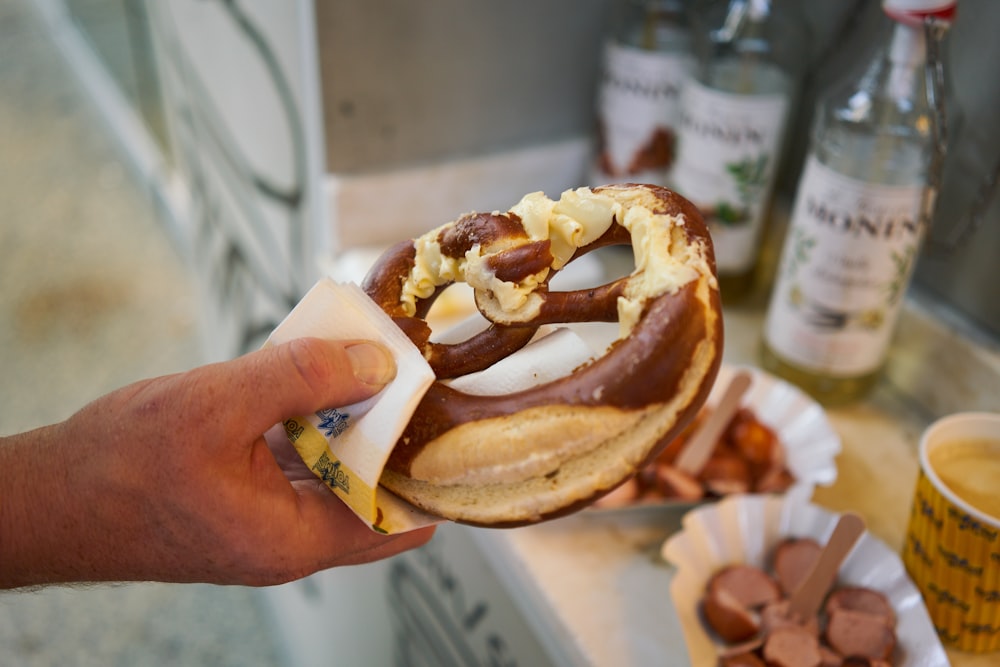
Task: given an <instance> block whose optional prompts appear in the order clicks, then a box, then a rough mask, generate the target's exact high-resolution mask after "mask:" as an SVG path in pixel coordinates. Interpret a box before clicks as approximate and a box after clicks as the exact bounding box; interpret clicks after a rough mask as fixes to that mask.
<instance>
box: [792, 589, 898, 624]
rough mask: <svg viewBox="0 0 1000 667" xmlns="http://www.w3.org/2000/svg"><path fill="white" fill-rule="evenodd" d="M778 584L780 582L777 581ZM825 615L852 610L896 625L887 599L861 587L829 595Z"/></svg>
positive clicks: (837, 591) (880, 594)
mask: <svg viewBox="0 0 1000 667" xmlns="http://www.w3.org/2000/svg"><path fill="white" fill-rule="evenodd" d="M779 583H780V580H779ZM825 608H826V613H827V615H830V614H831V613H832V612H833V611H835V610H837V609H853V610H854V611H863V612H865V613H868V614H873V615H875V616H879V617H881V618H882V619H883V620H884V621H885V623H886V624H887V625H889V626H895V625H896V612H895V611H893V609H892V605H891V604H889V599H888V598H887V597H886V596H885V595H883V594H882V593H880V592H879V591H875V590H872V589H870V588H865V587H863V586H844V587H842V588H838V589H837V590H835V591H833V592H832V593H830V597H828V598H827V600H826V605H825Z"/></svg>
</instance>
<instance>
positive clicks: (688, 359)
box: [364, 184, 722, 525]
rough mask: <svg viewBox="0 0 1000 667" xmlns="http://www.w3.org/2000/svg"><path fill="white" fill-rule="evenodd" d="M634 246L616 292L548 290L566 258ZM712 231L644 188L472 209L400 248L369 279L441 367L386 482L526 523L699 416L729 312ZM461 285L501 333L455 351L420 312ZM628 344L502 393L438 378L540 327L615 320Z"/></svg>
mask: <svg viewBox="0 0 1000 667" xmlns="http://www.w3.org/2000/svg"><path fill="white" fill-rule="evenodd" d="M621 243H631V245H632V247H633V254H634V256H635V259H636V268H635V270H634V271H633V272H632V273H631V274H630V275H628V276H625V277H623V278H620V279H618V280H615V281H613V282H611V283H609V284H607V285H603V286H599V287H595V288H592V289H587V290H579V291H574V292H554V291H550V290H549V289H548V285H549V281H550V280H551V279H552V277H553V275H555V273H556V272H558V271H559V270H560V269H561V268H563V267H564V266H565V265H566V264H567V263H569V262H570V261H572V260H573V259H575V258H576V257H579V256H581V255H583V254H585V253H587V252H590V251H591V250H593V249H595V248H598V247H602V246H605V245H610V244H621ZM714 271H715V266H714V257H713V253H712V245H711V240H710V239H709V236H708V232H707V231H706V229H705V226H704V223H703V222H702V219H701V216H700V215H699V213H698V211H697V209H696V208H695V207H694V206H692V205H691V204H690V203H689V202H687V201H686V200H685V199H683V198H681V197H680V196H678V195H676V194H675V193H673V192H671V191H669V190H666V189H664V188H659V187H655V186H649V185H632V184H626V185H614V186H605V187H602V188H595V189H594V190H591V189H588V188H580V189H577V190H570V191H567V192H565V193H563V195H562V197H561V198H560V199H559V200H557V201H553V200H551V199H549V198H547V197H545V196H544V195H542V194H541V193H534V194H530V195H527V196H526V197H525V198H524V199H522V200H521V202H520V203H519V204H517V205H516V206H514V207H513V208H512V209H510V210H509V211H507V212H506V213H488V214H482V213H473V214H469V215H465V216H462V217H461V218H459V219H458V220H456V221H454V222H451V223H448V224H446V225H444V226H442V227H440V228H438V229H435V230H433V231H431V232H428V233H427V234H425V235H423V236H421V237H420V238H418V239H415V240H413V241H408V242H405V243H402V244H399V245H397V246H396V247H395V248H393V249H390V250H389V251H388V252H387V253H386V254H385V255H383V257H382V258H381V259H380V260H379V261H378V262H377V263H376V265H375V266H373V268H372V270H371V272H370V273H369V275H368V276H367V277H366V279H365V281H364V288H365V290H366V292H367V293H368V294H369V296H371V297H372V298H373V299H374V300H375V301H376V302H377V303H378V304H379V305H380V306H381V307H382V308H383V310H385V311H386V312H387V313H388V314H389V315H390V316H392V317H393V319H394V320H395V321H396V322H397V324H398V325H399V326H400V327H401V328H402V329H403V331H405V332H406V333H407V335H408V336H409V337H410V338H411V340H413V342H414V343H415V344H416V345H417V346H418V347H420V348H421V349H422V350H423V352H424V355H425V357H426V358H427V359H428V362H429V363H430V365H431V367H432V368H433V369H434V371H435V373H436V374H437V376H438V380H439V381H438V382H436V383H434V384H433V385H432V386H431V388H430V390H429V391H428V392H427V394H425V396H424V398H423V400H422V401H421V403H420V405H419V406H418V408H417V410H416V412H415V413H414V415H413V417H412V418H411V420H410V422H409V425H408V426H407V428H406V430H405V432H404V433H403V436H402V438H401V439H400V441H399V443H398V444H397V445H396V447H395V449H394V450H393V454H392V456H391V457H390V460H389V462H388V464H387V466H386V469H385V471H384V473H383V476H382V480H381V482H382V484H383V486H385V487H386V488H388V489H390V490H391V491H393V492H395V493H397V494H398V495H400V496H401V497H403V498H405V499H406V500H408V501H409V502H411V503H413V504H415V505H417V506H419V507H421V508H423V509H425V510H427V511H429V512H431V513H433V514H437V515H439V516H443V517H445V518H448V519H452V520H455V521H460V522H465V523H471V524H478V525H517V524H523V523H530V522H534V521H539V520H542V519H545V518H550V517H553V516H558V515H561V514H565V513H567V512H570V511H572V510H573V509H576V508H578V507H581V506H583V505H585V504H588V503H589V502H592V501H593V500H595V499H597V498H598V497H600V496H601V495H603V494H605V493H607V492H609V491H611V490H612V489H614V488H615V487H616V486H618V485H619V484H620V483H621V482H622V481H624V480H625V479H627V478H628V477H629V476H631V475H632V474H634V473H635V472H636V471H637V470H639V469H640V468H641V467H642V466H643V465H644V464H645V463H646V462H647V461H648V460H651V458H652V457H653V456H654V455H655V454H656V453H657V451H658V449H659V448H662V447H663V446H664V445H665V443H666V442H668V441H669V440H671V439H672V438H673V437H674V436H675V435H676V434H677V433H679V432H680V430H681V429H682V428H683V427H684V426H685V425H686V424H687V422H688V421H689V420H690V419H691V418H693V416H694V415H695V414H696V413H697V411H698V409H699V408H700V407H701V405H702V404H703V403H704V400H705V398H706V397H707V394H708V391H709V389H710V388H711V385H712V382H713V381H714V379H715V375H716V373H717V371H718V366H719V362H720V359H721V347H722V318H721V311H720V305H719V296H718V287H717V281H716V278H715V273H714ZM453 282H466V283H468V284H469V285H471V286H472V288H473V290H474V293H475V299H476V304H477V307H478V308H479V310H480V312H481V313H482V314H483V316H484V317H486V318H487V319H488V320H489V321H490V322H491V326H490V327H489V328H488V329H487V330H486V331H484V332H483V333H481V334H479V335H477V336H475V337H473V338H472V339H470V340H468V341H465V342H464V343H461V344H458V345H457V346H455V345H444V344H441V343H434V342H432V341H430V330H429V327H428V326H427V324H426V322H425V321H424V319H423V318H424V317H425V316H426V314H427V312H428V310H429V309H430V306H431V304H433V301H434V299H435V298H436V297H437V295H439V294H440V293H441V291H442V290H443V289H445V288H446V287H447V286H449V285H450V284H452V283H453ZM615 320H617V321H618V322H619V338H618V339H617V340H616V341H615V342H614V343H613V344H612V345H611V346H610V347H609V348H608V350H607V351H606V352H605V354H604V355H602V356H601V357H599V358H597V359H595V360H592V361H591V362H590V363H588V364H586V365H584V366H582V367H580V368H578V369H577V370H575V371H574V372H573V373H572V374H571V375H569V376H566V377H563V378H560V379H558V380H556V381H553V382H549V383H546V384H543V385H540V386H537V387H534V388H532V389H528V390H525V391H520V392H517V393H514V394H508V395H500V396H473V395H469V394H464V393H462V392H459V391H456V390H455V389H452V388H450V387H448V386H447V385H446V384H445V383H443V382H441V380H443V379H445V378H449V377H455V376H457V375H461V374H465V373H468V372H472V371H474V370H480V369H482V368H485V367H488V366H490V365H492V364H493V363H496V361H498V360H500V359H502V358H504V357H505V356H507V355H509V354H510V353H511V352H513V351H515V350H517V349H519V348H520V347H521V346H523V345H524V344H526V343H527V342H528V340H529V339H530V338H531V336H532V335H534V333H535V331H536V329H537V328H538V327H539V326H540V325H542V324H549V323H565V322H585V321H615Z"/></svg>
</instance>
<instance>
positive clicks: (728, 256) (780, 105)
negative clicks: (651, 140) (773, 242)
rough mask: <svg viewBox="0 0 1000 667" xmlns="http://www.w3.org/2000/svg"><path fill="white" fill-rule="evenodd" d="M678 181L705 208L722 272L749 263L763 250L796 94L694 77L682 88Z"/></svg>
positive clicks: (676, 184)
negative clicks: (745, 90) (746, 89)
mask: <svg viewBox="0 0 1000 667" xmlns="http://www.w3.org/2000/svg"><path fill="white" fill-rule="evenodd" d="M681 97H682V102H681V118H680V126H679V132H680V139H679V143H678V155H677V163H676V165H675V166H674V169H673V172H672V176H671V178H672V186H673V188H674V189H675V190H676V191H677V192H678V193H679V194H681V195H683V196H684V197H686V198H687V199H689V200H691V202H693V203H694V204H695V205H696V206H698V208H699V209H700V210H701V212H702V215H704V217H705V221H706V222H707V223H708V227H709V231H710V232H711V234H712V240H713V242H714V244H715V261H716V265H717V267H718V269H719V271H720V273H739V272H742V271H746V270H749V269H750V268H752V267H753V264H754V262H755V260H756V256H757V243H758V238H759V236H760V230H761V227H762V226H763V217H764V206H765V204H766V203H767V198H768V196H769V195H770V192H771V186H772V184H773V181H774V175H775V170H776V165H777V162H778V158H779V153H780V150H781V140H782V136H783V132H784V127H785V118H786V116H787V113H788V106H789V100H788V97H787V96H786V95H782V94H763V95H741V94H734V93H726V92H722V91H719V90H713V89H711V88H708V87H706V86H705V85H704V84H702V83H700V82H696V81H690V82H689V83H688V84H687V85H686V86H685V87H684V92H683V93H682V96H681Z"/></svg>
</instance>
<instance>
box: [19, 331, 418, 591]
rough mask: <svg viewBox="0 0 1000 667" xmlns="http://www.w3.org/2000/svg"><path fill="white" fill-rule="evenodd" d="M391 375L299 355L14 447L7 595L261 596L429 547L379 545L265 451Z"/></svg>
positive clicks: (365, 350)
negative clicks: (207, 587)
mask: <svg viewBox="0 0 1000 667" xmlns="http://www.w3.org/2000/svg"><path fill="white" fill-rule="evenodd" d="M394 373H395V365H394V363H393V362H392V359H391V357H390V356H389V355H388V354H387V353H386V352H384V351H383V350H382V348H380V347H378V346H375V345H373V344H369V343H359V344H351V343H340V342H330V341H323V340H319V339H299V340H295V341H291V342H289V343H286V344H282V345H277V346H273V347H269V348H266V349H263V350H260V351H257V352H254V353H251V354H248V355H246V356H243V357H240V358H238V359H235V360H233V361H228V362H223V363H219V364H212V365H208V366H203V367H200V368H196V369H194V370H192V371H189V372H186V373H180V374H177V375H171V376H166V377H161V378H156V379H152V380H146V381H142V382H138V383H135V384H132V385H129V386H127V387H124V388H122V389H119V390H117V391H115V392H112V393H110V394H108V395H106V396H104V397H102V398H100V399H98V400H96V401H94V402H93V403H91V404H90V405H88V406H86V407H84V408H83V409H82V410H81V411H80V412H78V413H77V414H75V415H74V416H72V417H71V418H70V419H68V420H67V421H65V422H62V423H61V424H56V425H54V426H50V427H46V428H43V429H38V430H37V431H32V432H30V433H28V434H23V435H22V436H14V437H13V438H9V439H7V441H5V442H3V443H2V444H0V480H2V482H0V484H2V485H0V490H2V492H3V495H4V501H3V503H0V506H2V507H0V563H6V564H5V565H4V566H3V567H2V568H0V585H2V586H6V587H11V586H22V585H33V584H42V583H52V582H68V581H134V580H157V581H185V582H193V581H200V582H212V583H219V584H246V585H268V584H276V583H280V582H284V581H289V580H292V579H296V578H299V577H302V576H305V575H308V574H310V573H312V572H315V571H317V570H320V569H324V568H329V567H333V566H336V565H348V564H355V563H362V562H367V561H373V560H377V559H380V558H385V557H387V556H391V555H394V554H396V553H399V552H402V551H405V550H407V549H410V548H413V547H416V546H419V545H421V544H423V543H424V542H426V541H427V540H429V539H430V537H431V535H432V534H433V529H432V528H431V529H422V530H417V531H412V532H408V533H402V534H399V535H393V536H386V535H381V534H378V533H376V532H374V531H372V530H371V529H370V528H368V526H366V525H365V524H364V523H363V522H362V521H361V520H360V519H358V518H357V517H356V516H355V515H354V513H353V512H352V511H351V510H350V509H349V508H348V507H347V506H346V505H345V504H343V502H342V501H340V500H339V499H338V498H337V497H336V496H334V495H333V494H332V493H331V492H330V491H329V489H328V488H326V486H324V485H323V483H322V482H321V481H320V480H319V479H317V478H316V477H315V476H313V475H312V473H310V472H309V471H308V470H307V469H306V468H305V466H304V464H302V463H301V461H300V460H299V459H298V457H297V455H295V454H294V450H293V449H292V448H291V447H290V446H289V447H288V448H287V449H286V450H284V451H275V452H272V451H271V450H270V449H269V448H268V445H267V443H266V442H265V439H264V438H263V435H262V434H263V433H264V432H265V431H266V430H267V429H268V428H270V427H272V426H273V425H274V424H276V423H278V422H280V421H282V420H283V419H285V418H288V417H293V416H299V415H303V414H308V413H311V412H315V411H317V410H319V409H322V408H327V407H337V406H344V405H349V404H352V403H355V402H357V401H360V400H362V399H364V398H367V397H369V396H371V395H372V394H374V393H376V392H377V391H378V390H379V389H381V387H382V386H383V385H384V384H385V383H386V382H387V381H389V380H390V379H391V378H392V377H393V375H394ZM279 463H280V465H279ZM282 466H284V468H283V467H282ZM4 543H6V544H7V546H6V547H5V546H4ZM11 563H13V568H11V567H10V564H11ZM32 563H34V565H32ZM12 570H13V571H12Z"/></svg>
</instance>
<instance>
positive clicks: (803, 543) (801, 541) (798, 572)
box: [773, 537, 823, 595]
mask: <svg viewBox="0 0 1000 667" xmlns="http://www.w3.org/2000/svg"><path fill="white" fill-rule="evenodd" d="M822 551H823V547H822V546H821V545H820V543H819V542H817V541H816V540H814V539H812V538H810V537H791V538H788V539H785V540H782V541H781V542H780V543H779V544H778V546H777V547H776V548H775V550H774V558H773V568H774V576H775V577H776V578H777V580H778V585H779V586H781V590H782V591H783V592H784V593H785V595H791V594H792V593H794V592H795V591H796V590H797V589H798V587H799V584H801V583H802V581H803V580H804V579H805V578H806V575H808V574H809V572H810V571H811V570H812V568H813V565H815V564H816V559H818V558H819V554H820V552H822Z"/></svg>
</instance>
